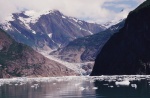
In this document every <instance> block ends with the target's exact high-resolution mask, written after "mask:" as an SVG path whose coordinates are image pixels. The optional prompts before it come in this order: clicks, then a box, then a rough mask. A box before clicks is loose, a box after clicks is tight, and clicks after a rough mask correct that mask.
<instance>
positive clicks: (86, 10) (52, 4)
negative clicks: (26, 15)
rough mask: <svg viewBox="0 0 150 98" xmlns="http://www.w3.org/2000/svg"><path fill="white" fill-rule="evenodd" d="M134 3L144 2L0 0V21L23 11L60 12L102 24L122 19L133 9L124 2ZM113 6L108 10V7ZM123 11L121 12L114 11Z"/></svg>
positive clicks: (136, 0) (127, 0) (138, 0)
mask: <svg viewBox="0 0 150 98" xmlns="http://www.w3.org/2000/svg"><path fill="white" fill-rule="evenodd" d="M131 1H134V3H135V5H136V6H137V5H138V4H140V3H142V2H143V1H144V0H0V9H1V11H0V21H3V20H5V18H6V17H7V16H8V15H10V14H12V13H15V12H20V11H23V10H35V11H41V10H54V9H57V10H60V11H61V12H62V13H64V14H65V15H68V16H72V17H77V18H79V19H84V20H87V21H91V22H98V23H104V22H107V21H111V20H113V19H117V18H124V17H126V16H127V14H128V12H129V11H131V10H132V9H134V8H135V6H134V7H132V5H130V4H126V3H125V2H131ZM111 5H112V6H113V8H111V7H110V8H109V7H108V6H111ZM117 9H118V10H121V9H124V11H123V12H117V11H116V10H117Z"/></svg>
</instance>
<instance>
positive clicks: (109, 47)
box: [91, 0, 150, 76]
mask: <svg viewBox="0 0 150 98" xmlns="http://www.w3.org/2000/svg"><path fill="white" fill-rule="evenodd" d="M141 74H142V75H149V74H150V0H147V1H145V2H144V3H143V4H141V5H140V6H139V7H138V8H136V9H135V10H133V11H131V12H130V13H129V15H128V18H127V19H126V22H125V25H124V27H123V28H122V29H121V30H120V31H119V32H118V33H115V34H114V35H113V36H112V37H111V38H110V39H109V41H108V42H107V43H106V44H105V45H104V47H103V49H102V50H101V52H100V53H99V54H98V56H97V58H96V61H95V65H94V68H93V71H92V74H91V75H94V76H97V75H141Z"/></svg>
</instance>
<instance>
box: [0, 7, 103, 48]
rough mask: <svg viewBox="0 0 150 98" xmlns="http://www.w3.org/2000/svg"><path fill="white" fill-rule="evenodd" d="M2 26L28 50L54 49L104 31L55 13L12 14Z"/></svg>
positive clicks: (90, 24)
mask: <svg viewBox="0 0 150 98" xmlns="http://www.w3.org/2000/svg"><path fill="white" fill-rule="evenodd" d="M10 17H11V18H10V19H11V21H8V20H7V23H6V24H5V23H4V24H1V25H2V28H3V29H4V30H5V31H6V32H8V34H9V35H11V36H12V37H13V38H14V39H15V40H16V41H18V42H21V43H24V44H27V45H29V46H31V47H34V48H36V47H38V48H45V49H49V48H50V49H57V48H59V47H61V46H65V45H66V44H67V43H68V42H70V41H72V40H74V39H76V38H79V37H83V36H87V35H91V34H95V33H98V32H100V31H103V30H105V27H103V26H102V25H99V24H95V23H88V22H85V21H82V20H78V19H76V18H73V17H68V16H65V15H63V14H62V13H61V12H59V11H58V10H54V11H47V12H41V13H36V12H34V11H25V12H22V13H14V14H13V15H12V16H10Z"/></svg>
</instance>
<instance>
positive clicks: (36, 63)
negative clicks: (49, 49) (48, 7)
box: [0, 29, 76, 78]
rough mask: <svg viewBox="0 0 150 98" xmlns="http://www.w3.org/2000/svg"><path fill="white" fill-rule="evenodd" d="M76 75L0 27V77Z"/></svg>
mask: <svg viewBox="0 0 150 98" xmlns="http://www.w3.org/2000/svg"><path fill="white" fill-rule="evenodd" d="M64 75H76V73H74V71H72V70H70V69H68V68H66V67H65V66H64V65H62V64H60V63H57V62H55V61H52V60H49V59H48V58H46V57H44V56H43V55H41V54H39V53H37V52H36V51H34V50H33V49H32V48H30V47H29V46H27V45H23V44H21V43H17V42H16V41H15V40H13V39H12V38H11V37H10V36H9V35H8V34H6V32H4V31H3V30H2V29H0V78H10V77H41V76H44V77H46V76H64Z"/></svg>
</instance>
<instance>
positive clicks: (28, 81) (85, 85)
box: [0, 76, 150, 98]
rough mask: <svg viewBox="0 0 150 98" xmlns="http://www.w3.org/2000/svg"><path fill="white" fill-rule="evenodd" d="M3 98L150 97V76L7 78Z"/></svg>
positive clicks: (0, 88)
mask: <svg viewBox="0 0 150 98" xmlns="http://www.w3.org/2000/svg"><path fill="white" fill-rule="evenodd" d="M0 98H150V76H101V77H57V78H13V79H3V80H0Z"/></svg>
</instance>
